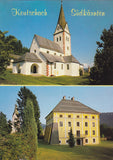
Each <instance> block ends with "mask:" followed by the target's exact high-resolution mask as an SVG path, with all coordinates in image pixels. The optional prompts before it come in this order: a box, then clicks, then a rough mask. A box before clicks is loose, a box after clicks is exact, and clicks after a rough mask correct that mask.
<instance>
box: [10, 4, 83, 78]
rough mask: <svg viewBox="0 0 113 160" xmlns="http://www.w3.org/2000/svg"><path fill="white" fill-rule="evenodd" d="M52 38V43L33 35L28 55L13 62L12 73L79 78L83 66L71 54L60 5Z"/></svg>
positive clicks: (66, 27) (69, 40) (69, 36)
mask: <svg viewBox="0 0 113 160" xmlns="http://www.w3.org/2000/svg"><path fill="white" fill-rule="evenodd" d="M53 36H54V41H50V40H48V39H46V38H43V37H41V36H39V35H36V34H35V35H34V37H33V40H32V43H31V47H30V53H26V54H24V55H23V56H21V57H20V58H18V59H16V60H15V61H14V62H13V73H21V74H25V75H32V74H38V75H45V76H53V75H54V76H61V75H69V76H79V70H80V69H82V70H83V65H82V64H81V63H80V62H79V61H78V60H77V59H76V58H75V57H74V56H73V55H72V54H71V35H70V31H69V28H68V24H67V22H66V20H65V16H64V11H63V6H62V4H61V9H60V14H59V18H58V22H57V26H56V29H55V32H54V34H53Z"/></svg>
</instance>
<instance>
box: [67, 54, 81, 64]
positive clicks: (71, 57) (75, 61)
mask: <svg viewBox="0 0 113 160" xmlns="http://www.w3.org/2000/svg"><path fill="white" fill-rule="evenodd" d="M64 61H65V62H66V63H70V62H73V63H79V61H78V60H77V59H76V58H75V57H73V56H72V55H71V56H64ZM79 64H80V63H79Z"/></svg>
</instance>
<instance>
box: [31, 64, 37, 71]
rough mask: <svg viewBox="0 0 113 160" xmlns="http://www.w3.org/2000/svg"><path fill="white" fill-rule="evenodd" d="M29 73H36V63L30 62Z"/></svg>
mask: <svg viewBox="0 0 113 160" xmlns="http://www.w3.org/2000/svg"><path fill="white" fill-rule="evenodd" d="M31 73H38V65H37V64H32V66H31Z"/></svg>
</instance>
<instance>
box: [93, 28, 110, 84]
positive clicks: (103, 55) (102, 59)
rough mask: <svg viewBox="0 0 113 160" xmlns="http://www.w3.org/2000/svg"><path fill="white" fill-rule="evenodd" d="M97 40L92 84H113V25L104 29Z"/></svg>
mask: <svg viewBox="0 0 113 160" xmlns="http://www.w3.org/2000/svg"><path fill="white" fill-rule="evenodd" d="M100 39H101V42H97V45H98V48H97V50H96V55H95V58H94V67H92V68H91V72H90V81H91V83H92V84H113V25H111V27H110V29H108V30H106V29H104V30H103V32H102V35H101V37H100Z"/></svg>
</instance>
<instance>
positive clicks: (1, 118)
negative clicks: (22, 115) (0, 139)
mask: <svg viewBox="0 0 113 160" xmlns="http://www.w3.org/2000/svg"><path fill="white" fill-rule="evenodd" d="M7 134H8V123H7V120H6V115H5V114H4V113H2V112H0V135H1V136H5V135H7Z"/></svg>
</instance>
